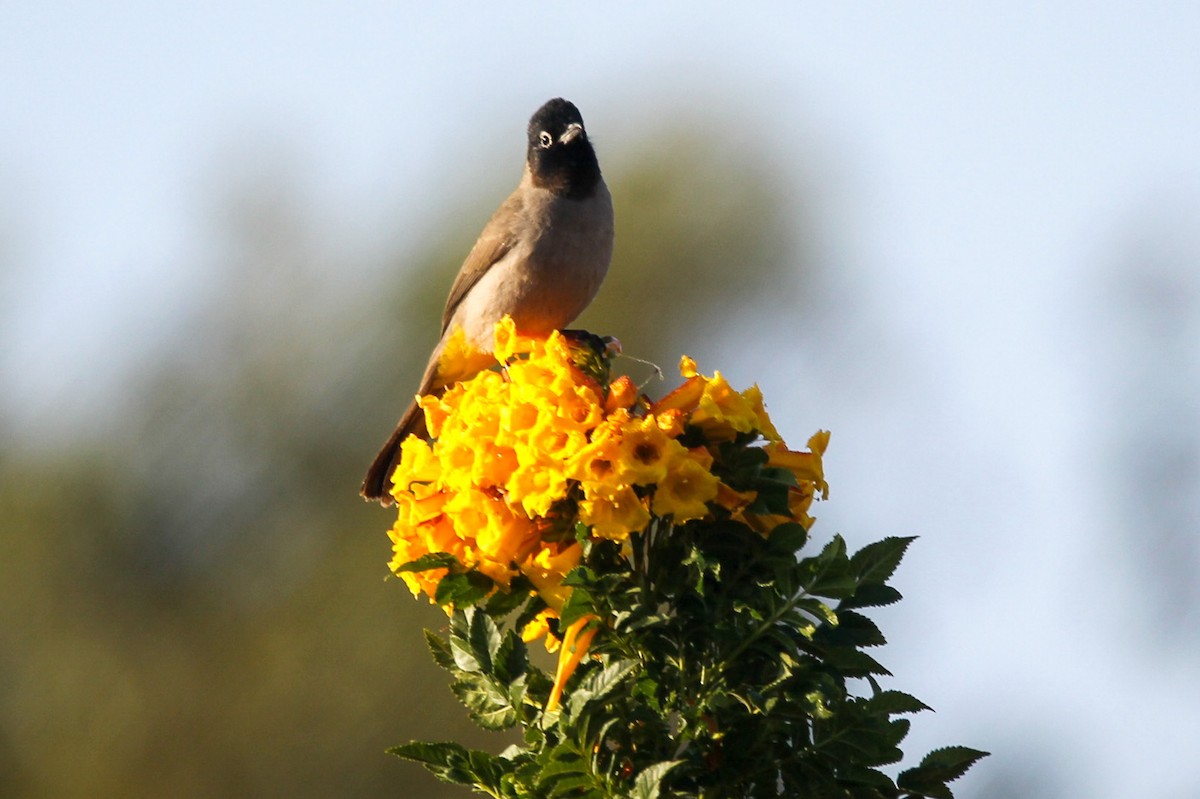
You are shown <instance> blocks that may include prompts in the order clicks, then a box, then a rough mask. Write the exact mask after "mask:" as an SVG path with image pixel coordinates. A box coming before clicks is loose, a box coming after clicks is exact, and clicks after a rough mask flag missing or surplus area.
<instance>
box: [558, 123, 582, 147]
mask: <svg viewBox="0 0 1200 799" xmlns="http://www.w3.org/2000/svg"><path fill="white" fill-rule="evenodd" d="M581 133H583V125H580V124H579V123H578V122H572V123H571V124H570V125H567V130H566V132H565V133H563V135H561V136H559V137H558V143H559V144H570V143H571V142H573V141H575V139H576V138H578V136H579V134H581Z"/></svg>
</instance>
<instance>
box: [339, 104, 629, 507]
mask: <svg viewBox="0 0 1200 799" xmlns="http://www.w3.org/2000/svg"><path fill="white" fill-rule="evenodd" d="M612 248H613V209H612V197H611V196H610V195H609V193H608V187H607V186H605V185H604V178H603V177H601V175H600V163H599V162H598V161H597V160H596V152H595V150H593V149H592V144H591V142H590V141H588V135H587V131H586V130H585V129H584V126H583V117H582V116H580V114H579V109H577V108H576V107H575V106H574V104H572V103H570V102H568V101H566V100H564V99H562V98H555V99H553V100H550V101H548V102H547V103H546V104H545V105H543V106H542V107H541V108H539V109H538V110H537V111H536V112H535V113H534V115H533V117H532V118H530V120H529V129H528V144H527V148H526V152H525V172H524V174H523V175H522V177H521V182H520V184H518V186H517V188H516V190H515V191H514V192H513V193H512V194H511V195H509V197H508V199H507V200H505V201H504V202H503V203H502V204H501V205H500V207H499V208H498V209H496V212H495V213H494V214H493V215H492V218H491V219H490V220H489V221H488V223H487V225H486V226H485V227H484V229H483V232H482V233H481V234H479V239H478V240H477V241H476V242H475V246H474V247H472V248H471V252H470V253H468V255H467V258H466V260H465V261H464V262H463V265H462V267H461V268H460V269H459V270H458V277H456V278H455V279H454V285H453V286H452V287H451V288H450V296H449V298H448V299H447V300H446V310H445V311H444V312H443V313H442V335H441V340H440V341H438V344H437V346H436V347H434V350H433V354H432V355H431V356H430V358H429V365H428V366H426V367H425V375H424V377H422V378H421V385H420V387H419V388H418V389H417V395H418V396H424V395H426V394H430V393H437V392H440V391H442V390H444V389H445V388H446V385H447V382H448V380H449V378H448V376H447V375H444V374H442V373H441V371H442V370H441V363H440V361H441V355H442V352H443V350H444V349H445V347H446V342H447V341H448V340H449V339H450V337H451V335H452V334H453V333H454V331H455V329H456V328H462V331H463V333H464V334H465V335H466V339H467V341H468V342H470V343H471V344H473V345H474V346H475V347H477V348H478V349H479V350H480V351H481V352H491V350H492V348H493V330H494V328H495V325H496V323H497V322H498V321H500V319H501V318H503V317H504V315H505V314H507V315H509V316H511V317H512V318H513V321H514V322H515V323H516V328H517V331H518V332H520V333H522V334H524V335H534V336H544V335H548V334H549V333H550V332H551V331H552V330H559V329H562V328H564V327H566V326H567V325H569V324H570V323H571V322H572V321H574V319H575V317H577V316H578V315H579V314H580V313H581V312H582V311H583V309H584V308H586V307H587V306H588V303H590V302H591V301H592V298H593V297H595V296H596V291H597V290H598V289H599V288H600V283H601V282H602V281H603V280H604V275H605V274H606V273H607V272H608V265H609V262H610V261H611V260H612ZM410 433H416V434H418V435H423V434H424V433H425V415H424V413H422V411H421V409H420V407H419V406H418V405H417V404H416V402H415V401H414V402H412V403H411V404H409V406H408V410H406V411H405V412H404V415H403V416H401V417H400V421H399V422H398V423H397V424H396V429H395V430H394V431H392V435H391V436H390V437H389V438H388V440H387V443H385V444H384V445H383V449H381V450H380V451H379V454H378V455H376V456H375V461H374V462H373V463H372V464H371V468H370V469H368V470H367V476H366V479H365V480H363V484H362V495H363V497H365V498H366V499H368V500H378V501H380V502H382V503H383V504H384V505H390V504H391V496H390V494H389V492H388V488H389V485H388V483H389V479H390V477H391V474H392V471H393V469H394V468H395V466H396V463H397V462H398V461H399V459H400V442H402V441H403V440H404V439H405V438H407V437H408V435H409V434H410Z"/></svg>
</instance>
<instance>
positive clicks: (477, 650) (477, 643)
mask: <svg viewBox="0 0 1200 799" xmlns="http://www.w3.org/2000/svg"><path fill="white" fill-rule="evenodd" d="M467 625H468V626H467V630H468V635H469V636H470V638H469V640H470V645H471V651H472V652H473V653H474V655H475V659H476V660H477V661H479V665H480V668H481V669H482V670H483V671H485V672H487V673H489V674H490V673H491V672H492V656H493V654H494V653H495V652H496V650H498V649H499V648H500V628H499V627H497V626H496V622H494V621H492V620H491V618H490V617H489V616H488V615H487V614H486V613H483V612H480V611H477V610H476V609H474V608H472V609H470V610H469V611H467Z"/></svg>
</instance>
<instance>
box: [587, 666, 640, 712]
mask: <svg viewBox="0 0 1200 799" xmlns="http://www.w3.org/2000/svg"><path fill="white" fill-rule="evenodd" d="M637 667H638V664H637V663H636V662H635V661H632V660H619V661H617V662H616V663H612V664H610V665H608V666H605V667H604V668H603V669H600V670H599V671H593V672H592V673H591V674H589V675H588V676H587V677H585V678H584V679H583V681H582V682H580V683H579V690H581V691H587V692H588V693H589V694H591V697H592V698H591V701H593V702H602V701H604V700H605V699H607V698H608V697H609V696H610V695H611V694H612V693H613V691H615V690H617V688H619V687H620V686H621V683H623V682H624V681H625V678H626V677H628V676H629V675H630V674H632V673H633V672H634V670H636V669H637Z"/></svg>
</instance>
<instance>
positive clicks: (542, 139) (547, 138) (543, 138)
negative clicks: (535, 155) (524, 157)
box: [538, 130, 554, 148]
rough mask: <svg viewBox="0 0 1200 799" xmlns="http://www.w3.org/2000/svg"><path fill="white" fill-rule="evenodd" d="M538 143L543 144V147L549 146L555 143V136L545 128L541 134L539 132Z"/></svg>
mask: <svg viewBox="0 0 1200 799" xmlns="http://www.w3.org/2000/svg"><path fill="white" fill-rule="evenodd" d="M538 143H539V144H541V145H542V147H544V148H548V147H549V146H550V145H552V144H554V137H553V136H551V135H550V134H549V133H547V132H546V131H544V130H543V131H542V132H541V133H540V134H538Z"/></svg>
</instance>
